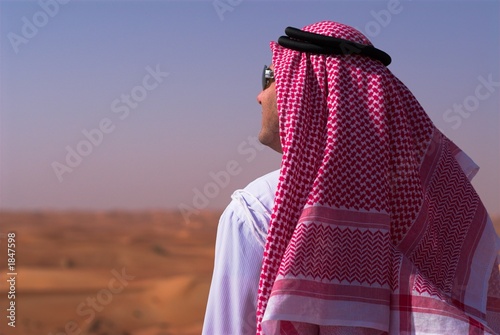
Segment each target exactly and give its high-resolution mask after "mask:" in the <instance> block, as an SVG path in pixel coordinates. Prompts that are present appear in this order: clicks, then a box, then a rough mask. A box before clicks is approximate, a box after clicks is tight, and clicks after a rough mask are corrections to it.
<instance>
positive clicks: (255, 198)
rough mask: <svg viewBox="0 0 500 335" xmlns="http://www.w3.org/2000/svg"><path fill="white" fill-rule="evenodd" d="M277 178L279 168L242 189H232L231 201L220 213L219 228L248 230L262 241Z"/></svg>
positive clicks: (272, 203) (271, 207) (267, 224)
mask: <svg viewBox="0 0 500 335" xmlns="http://www.w3.org/2000/svg"><path fill="white" fill-rule="evenodd" d="M278 179H279V170H277V171H273V172H270V173H268V174H265V175H263V176H261V177H259V178H257V179H255V180H254V181H252V182H251V183H249V184H248V185H247V186H246V187H244V188H243V189H239V190H236V191H234V193H233V194H232V196H231V198H232V200H231V203H230V204H229V205H228V206H227V207H226V209H225V211H224V213H223V214H222V217H221V220H220V222H219V228H220V229H237V230H239V231H241V230H244V231H248V232H249V233H250V234H251V235H253V236H254V237H255V238H257V240H259V242H261V243H263V241H264V238H265V236H266V235H267V229H268V226H269V220H270V218H271V212H272V209H273V205H274V195H275V192H276V187H277V185H278Z"/></svg>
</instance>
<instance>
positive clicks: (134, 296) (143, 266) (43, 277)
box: [0, 211, 500, 335]
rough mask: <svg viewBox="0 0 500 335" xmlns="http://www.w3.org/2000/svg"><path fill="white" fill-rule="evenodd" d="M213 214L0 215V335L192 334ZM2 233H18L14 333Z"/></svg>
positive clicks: (209, 262)
mask: <svg viewBox="0 0 500 335" xmlns="http://www.w3.org/2000/svg"><path fill="white" fill-rule="evenodd" d="M220 214H221V213H220V212H217V211H214V212H203V213H201V214H199V215H193V216H191V220H190V222H185V221H184V220H183V217H182V215H181V214H180V213H176V212H152V211H151V212H121V211H120V212H119V211H116V212H111V211H107V212H50V211H40V212H2V213H0V274H1V282H0V297H1V299H0V316H1V318H0V335H14V334H16V335H17V334H19V335H31V334H33V335H77V334H78V335H97V334H99V335H195V334H200V333H201V327H202V322H203V316H204V311H205V304H206V300H207V296H208V289H209V285H210V278H211V274H212V268H213V258H214V245H215V234H216V228H217V221H218V217H219V216H220ZM499 219H500V218H497V219H496V220H495V222H496V227H497V232H499V231H500V220H499ZM8 232H15V234H16V255H15V259H16V263H15V266H16V268H15V271H16V273H17V275H16V276H15V277H16V286H15V291H16V294H15V295H16V296H15V298H16V299H15V301H16V323H15V325H16V327H15V328H12V327H9V326H8V325H7V323H8V322H9V320H8V319H7V315H8V312H7V308H8V303H9V300H8V299H6V297H7V295H8V291H9V285H7V281H6V280H7V279H9V277H8V276H7V273H9V269H8V268H7V264H8V263H7V243H6V242H7V235H6V234H7V233H8Z"/></svg>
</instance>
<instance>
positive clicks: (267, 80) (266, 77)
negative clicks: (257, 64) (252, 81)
mask: <svg viewBox="0 0 500 335" xmlns="http://www.w3.org/2000/svg"><path fill="white" fill-rule="evenodd" d="M273 80H274V72H273V70H271V69H270V68H268V67H267V65H264V71H263V72H262V90H265V89H266V88H268V87H269V85H271V82H272V81H273Z"/></svg>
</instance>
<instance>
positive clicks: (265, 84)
mask: <svg viewBox="0 0 500 335" xmlns="http://www.w3.org/2000/svg"><path fill="white" fill-rule="evenodd" d="M266 70H267V65H264V70H263V71H262V90H265V89H266V86H267V79H266Z"/></svg>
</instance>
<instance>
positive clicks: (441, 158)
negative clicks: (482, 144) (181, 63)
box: [257, 22, 500, 335]
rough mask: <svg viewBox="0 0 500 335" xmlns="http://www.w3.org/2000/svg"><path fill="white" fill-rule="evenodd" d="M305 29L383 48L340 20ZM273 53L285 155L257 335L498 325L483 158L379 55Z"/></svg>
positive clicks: (499, 282) (466, 330) (495, 246)
mask: <svg viewBox="0 0 500 335" xmlns="http://www.w3.org/2000/svg"><path fill="white" fill-rule="evenodd" d="M304 30H306V31H311V32H315V33H319V34H323V35H328V36H334V37H338V38H343V39H347V40H351V41H355V42H358V43H363V44H370V42H369V41H368V40H367V39H366V37H364V36H363V35H362V34H361V33H359V32H358V31H357V30H355V29H353V28H351V27H348V26H345V25H342V24H339V23H334V22H319V23H316V24H314V25H310V26H307V27H305V28H304ZM271 49H272V53H273V58H272V61H273V64H274V73H275V78H276V94H277V104H278V111H279V118H280V136H281V143H282V147H283V159H282V166H281V172H280V180H279V184H278V188H277V192H276V199H275V205H274V209H273V213H272V218H271V222H270V228H269V233H268V237H267V243H266V246H265V252H264V260H263V264H262V272H261V279H260V283H259V297H258V307H257V308H258V310H257V328H258V330H257V333H258V334H266V335H267V334H453V335H455V334H490V333H491V334H494V333H496V332H498V331H499V329H500V327H499V326H500V318H499V315H500V314H498V313H499V312H500V304H499V302H500V276H499V271H498V261H497V254H498V250H499V243H498V237H497V235H496V233H495V231H494V229H493V225H492V223H491V220H490V219H489V218H488V215H487V213H486V211H485V209H484V207H483V205H482V203H481V201H480V199H479V197H478V195H477V194H476V192H475V191H474V189H473V187H472V186H471V184H470V182H469V179H470V178H471V177H472V175H473V174H474V173H475V170H476V169H475V165H474V164H473V162H472V161H471V160H470V159H469V158H468V157H467V156H466V155H465V154H464V153H463V152H462V151H461V150H460V149H459V148H457V147H456V146H455V145H454V144H453V143H452V142H451V141H450V140H449V139H448V138H446V137H445V136H444V135H443V134H442V133H441V132H440V131H439V130H438V129H436V127H435V126H434V125H433V123H432V122H431V120H430V119H429V117H428V116H427V115H426V113H425V111H424V110H423V109H422V107H421V106H420V104H419V103H418V102H417V100H416V99H415V97H414V96H413V95H412V94H411V92H410V91H409V90H408V89H407V88H406V87H405V86H404V85H403V84H402V83H401V82H400V81H399V80H398V79H397V78H396V77H395V76H394V75H393V74H392V73H391V72H390V71H389V70H388V69H387V68H386V67H385V66H384V65H382V63H380V62H379V61H376V60H372V59H370V58H367V57H364V56H359V55H349V56H326V55H312V54H309V53H302V52H298V51H294V50H290V49H286V48H283V47H281V46H279V45H278V44H276V43H273V42H272V43H271ZM492 269H494V271H492Z"/></svg>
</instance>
